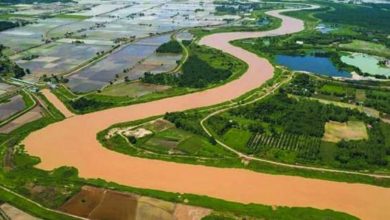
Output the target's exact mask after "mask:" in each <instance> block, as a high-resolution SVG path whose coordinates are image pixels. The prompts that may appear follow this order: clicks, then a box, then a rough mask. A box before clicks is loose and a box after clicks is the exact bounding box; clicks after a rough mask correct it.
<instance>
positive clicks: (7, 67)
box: [0, 44, 31, 78]
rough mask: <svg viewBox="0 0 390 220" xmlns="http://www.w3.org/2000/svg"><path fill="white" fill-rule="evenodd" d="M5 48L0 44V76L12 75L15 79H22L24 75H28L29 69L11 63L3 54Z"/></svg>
mask: <svg viewBox="0 0 390 220" xmlns="http://www.w3.org/2000/svg"><path fill="white" fill-rule="evenodd" d="M4 49H5V47H4V46H3V45H1V44H0V76H1V75H6V74H12V76H13V77H15V78H22V77H23V76H25V75H26V74H30V73H31V72H30V70H29V69H23V68H21V67H20V66H18V65H17V64H16V63H14V62H12V61H11V60H10V59H9V58H8V57H7V56H6V55H4V54H3V50H4Z"/></svg>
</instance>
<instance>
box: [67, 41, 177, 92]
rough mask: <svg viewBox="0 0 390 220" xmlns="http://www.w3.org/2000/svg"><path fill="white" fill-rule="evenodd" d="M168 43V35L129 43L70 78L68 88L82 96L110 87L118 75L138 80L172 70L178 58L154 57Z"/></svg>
mask: <svg viewBox="0 0 390 220" xmlns="http://www.w3.org/2000/svg"><path fill="white" fill-rule="evenodd" d="M169 40H170V35H161V36H155V37H150V38H145V39H142V40H139V41H137V42H136V43H132V44H129V45H128V46H126V47H124V48H122V49H121V50H119V51H117V52H115V53H113V54H111V55H109V56H108V57H107V58H105V59H103V60H102V61H100V62H97V63H95V64H93V65H91V66H89V67H87V68H85V69H83V70H80V71H79V72H77V73H75V74H73V75H72V76H70V77H69V83H68V86H69V88H70V89H71V90H72V91H74V92H78V93H85V92H90V91H94V90H98V89H100V88H101V87H103V86H104V85H107V84H109V82H110V81H111V80H114V79H115V78H116V77H117V75H120V76H128V77H129V79H138V78H139V77H140V76H142V75H143V74H144V72H147V71H150V72H153V73H159V72H164V71H168V70H170V69H173V68H174V67H175V66H176V61H177V60H180V56H172V55H169V54H167V55H163V56H157V55H156V54H155V51H156V49H157V48H158V47H159V46H160V45H161V44H163V43H165V42H168V41H169ZM124 70H126V71H124Z"/></svg>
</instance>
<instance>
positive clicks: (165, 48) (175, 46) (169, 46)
mask: <svg viewBox="0 0 390 220" xmlns="http://www.w3.org/2000/svg"><path fill="white" fill-rule="evenodd" d="M156 52H157V53H181V52H183V48H182V47H181V45H180V44H179V42H177V41H176V40H171V41H169V42H167V43H164V44H161V45H160V46H159V47H158V48H157V50H156Z"/></svg>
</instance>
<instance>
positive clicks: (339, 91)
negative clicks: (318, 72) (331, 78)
mask: <svg viewBox="0 0 390 220" xmlns="http://www.w3.org/2000/svg"><path fill="white" fill-rule="evenodd" d="M320 92H324V93H330V94H333V95H345V94H346V88H345V87H343V86H340V85H332V84H325V85H324V86H322V87H321V89H320Z"/></svg>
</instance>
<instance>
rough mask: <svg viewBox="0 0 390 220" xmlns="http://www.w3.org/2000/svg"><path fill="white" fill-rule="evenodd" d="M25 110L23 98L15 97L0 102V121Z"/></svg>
mask: <svg viewBox="0 0 390 220" xmlns="http://www.w3.org/2000/svg"><path fill="white" fill-rule="evenodd" d="M24 108H25V103H24V100H23V96H21V95H16V96H13V97H10V98H6V99H5V100H4V99H3V100H1V102H0V121H2V120H4V119H7V118H8V117H10V116H12V115H14V114H16V113H18V112H20V111H22V110H23V109H24Z"/></svg>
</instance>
